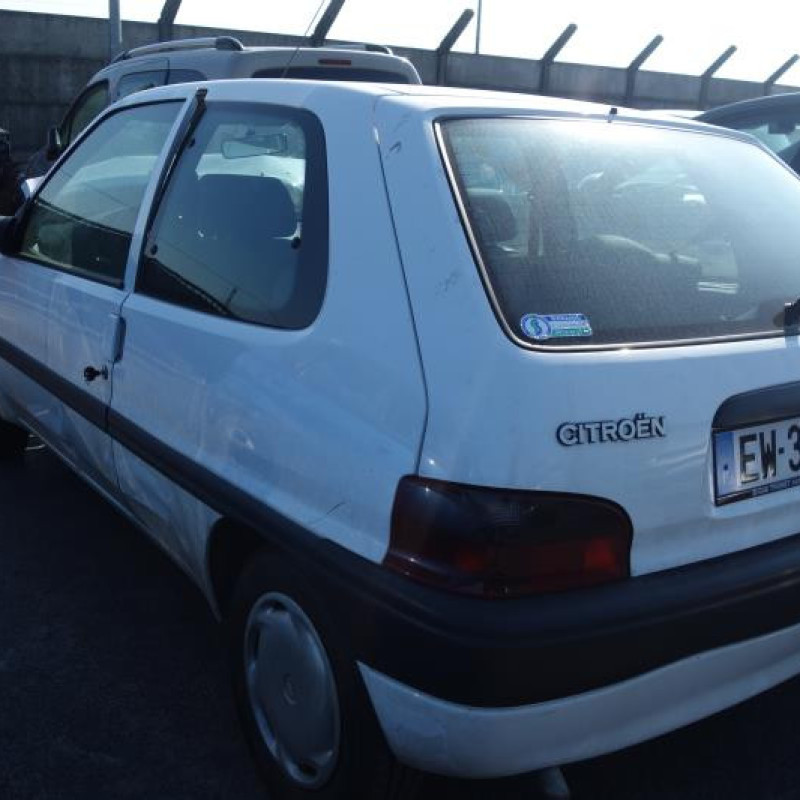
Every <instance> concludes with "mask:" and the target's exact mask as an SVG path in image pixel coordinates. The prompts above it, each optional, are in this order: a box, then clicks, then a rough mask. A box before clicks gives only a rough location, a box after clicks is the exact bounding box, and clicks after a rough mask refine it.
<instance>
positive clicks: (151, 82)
mask: <svg viewBox="0 0 800 800" xmlns="http://www.w3.org/2000/svg"><path fill="white" fill-rule="evenodd" d="M166 80H167V70H166V69H152V70H148V71H146V72H131V73H129V74H128V75H123V76H122V77H121V78H120V79H119V83H118V84H117V99H120V98H122V97H127V96H128V95H129V94H133V93H134V92H143V91H144V90H145V89H152V88H154V87H156V86H163V85H164V83H165V82H166Z"/></svg>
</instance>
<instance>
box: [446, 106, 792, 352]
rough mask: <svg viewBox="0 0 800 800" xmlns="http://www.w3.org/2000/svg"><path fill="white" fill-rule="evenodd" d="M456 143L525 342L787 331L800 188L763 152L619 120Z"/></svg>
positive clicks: (493, 272) (496, 289)
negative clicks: (787, 309)
mask: <svg viewBox="0 0 800 800" xmlns="http://www.w3.org/2000/svg"><path fill="white" fill-rule="evenodd" d="M440 131H441V137H442V141H443V144H444V149H445V153H446V156H447V162H448V165H449V171H450V173H451V175H452V178H453V181H454V190H455V192H456V195H457V197H458V198H459V199H460V204H461V206H462V208H463V211H464V217H465V224H466V228H467V230H468V232H469V234H470V237H471V240H472V243H473V246H474V248H475V251H476V253H477V255H478V256H479V261H480V266H481V268H482V271H483V273H484V278H485V282H486V284H487V288H488V290H489V293H490V296H491V299H492V301H493V303H494V305H495V308H496V310H497V312H498V315H499V316H500V318H501V319H502V320H503V321H504V323H505V325H506V326H507V330H508V331H509V332H510V333H511V334H512V335H513V337H514V338H515V339H516V340H517V341H519V342H522V343H525V344H528V345H542V346H557V347H587V346H596V345H601V346H609V345H612V346H613V345H628V344H649V343H664V342H673V341H677V342H680V341H687V340H702V339H710V338H719V337H725V338H727V337H748V336H761V335H777V334H779V333H783V332H784V327H783V323H784V317H783V308H784V305H785V304H786V303H787V302H793V301H794V300H796V299H797V298H798V297H800V225H798V219H800V182H798V179H797V177H796V176H795V175H794V174H793V173H792V172H791V171H790V170H789V169H787V168H786V167H785V166H783V165H781V164H780V162H778V161H777V160H776V159H774V158H773V157H771V156H770V155H768V154H767V153H765V152H764V151H762V150H761V149H760V148H758V147H756V146H754V145H751V144H748V143H745V142H742V141H739V140H736V139H734V138H731V137H727V136H723V135H711V134H706V133H700V132H693V131H687V130H679V129H671V128H666V127H656V126H645V125H637V124H631V123H623V122H619V121H614V122H612V123H610V124H609V123H606V122H596V121H588V120H534V119H529V118H528V119H523V118H502V119H501V118H481V119H457V120H448V121H445V122H442V123H441V125H440ZM795 332H796V331H795Z"/></svg>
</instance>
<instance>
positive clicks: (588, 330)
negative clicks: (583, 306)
mask: <svg viewBox="0 0 800 800" xmlns="http://www.w3.org/2000/svg"><path fill="white" fill-rule="evenodd" d="M519 324H520V327H521V328H522V332H523V333H524V334H525V335H526V336H527V337H528V338H530V339H535V340H536V341H537V342H542V341H545V340H546V339H566V338H570V337H579V336H591V335H592V326H591V325H590V324H589V318H588V317H587V316H586V314H526V315H525V316H524V317H523V318H522V319H521V320H520V322H519Z"/></svg>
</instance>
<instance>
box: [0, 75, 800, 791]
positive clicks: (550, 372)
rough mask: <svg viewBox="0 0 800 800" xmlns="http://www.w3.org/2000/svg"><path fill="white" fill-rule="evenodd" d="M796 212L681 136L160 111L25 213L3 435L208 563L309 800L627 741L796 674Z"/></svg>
mask: <svg viewBox="0 0 800 800" xmlns="http://www.w3.org/2000/svg"><path fill="white" fill-rule="evenodd" d="M798 215H800V181H797V180H796V179H795V178H794V176H793V175H792V174H791V173H790V171H789V170H787V169H785V168H784V167H783V166H782V165H781V164H780V163H778V161H777V160H776V159H775V158H773V157H772V156H771V155H770V154H769V153H768V152H767V151H766V150H765V149H764V148H763V147H762V146H760V145H758V144H757V143H755V142H753V140H752V137H750V136H746V135H743V134H738V133H736V132H731V131H715V130H714V129H713V128H710V127H709V126H707V125H696V124H695V123H693V122H690V121H686V120H676V119H674V118H672V119H670V118H663V119H657V118H655V117H654V116H652V115H644V114H638V113H637V112H631V111H626V110H620V111H619V112H618V113H616V114H609V113H608V108H607V107H606V106H597V105H592V104H588V103H587V104H584V103H577V102H569V101H562V100H557V99H553V98H547V97H534V96H523V95H510V94H508V95H507V94H502V93H489V92H471V91H468V90H456V89H449V88H448V89H438V88H430V87H422V86H391V87H389V86H384V85H378V84H361V85H358V84H355V83H347V84H345V83H324V82H309V81H260V80H239V81H221V82H209V83H202V84H184V85H178V86H164V87H160V88H157V89H153V90H150V91H143V92H141V93H137V94H135V95H129V96H127V97H126V98H124V99H123V100H121V101H119V102H118V103H116V104H115V105H114V106H113V107H111V108H110V109H106V110H105V111H103V112H101V114H100V116H99V118H97V119H95V120H94V121H93V122H91V123H90V124H89V126H88V128H87V129H86V130H84V132H83V133H82V134H81V135H80V136H78V137H77V139H76V140H74V141H72V142H71V144H70V146H69V148H68V150H67V151H66V152H65V153H64V154H63V155H62V156H61V158H60V160H59V161H58V163H57V164H56V165H55V166H54V167H53V169H52V170H50V171H49V173H48V174H47V175H46V177H45V179H44V181H43V182H42V183H41V185H39V187H38V188H37V189H36V190H35V191H34V194H33V195H32V197H31V198H30V199H29V200H27V201H26V203H25V205H24V206H23V208H22V209H21V210H20V211H19V212H18V214H17V215H16V216H15V217H14V218H13V219H9V218H5V219H3V220H1V221H0V251H1V254H0V416H2V420H3V422H2V426H0V454H2V455H3V456H5V457H8V458H18V457H20V456H21V455H22V454H23V452H24V448H25V444H26V440H27V436H28V432H29V431H33V432H35V433H36V434H38V436H39V437H40V438H41V439H42V440H43V441H44V442H45V443H47V444H48V445H49V446H50V447H51V448H53V449H54V450H55V451H56V452H57V453H59V454H60V455H61V456H62V457H63V459H64V460H65V461H66V462H67V463H68V464H69V465H70V466H71V467H72V468H73V469H74V470H75V471H76V472H77V473H78V474H80V475H81V476H82V477H83V478H85V479H86V480H87V481H88V482H89V483H90V484H91V485H92V486H94V487H95V488H96V489H97V490H98V491H99V492H100V493H101V494H103V495H104V496H105V497H107V498H108V499H109V500H110V501H111V502H113V503H114V504H115V505H116V507H117V508H119V509H120V511H121V512H122V513H123V514H125V515H126V516H127V517H129V518H130V519H132V520H133V521H134V522H135V523H136V524H137V525H138V526H139V527H141V528H142V529H143V530H144V531H146V532H147V533H148V534H149V535H150V536H151V537H153V538H154V539H155V540H156V541H157V542H159V543H160V544H161V545H162V546H163V548H164V549H165V550H166V551H167V552H168V553H170V554H171V556H172V557H173V558H174V559H175V560H176V562H177V563H178V564H180V565H181V566H182V567H183V568H184V569H185V570H186V572H187V573H188V574H189V575H190V576H192V578H193V579H194V580H195V581H196V582H197V584H198V585H199V587H200V588H201V590H202V591H203V592H204V593H205V595H206V597H207V598H208V600H209V602H210V605H211V607H212V608H213V609H214V610H215V612H216V613H217V614H218V615H219V616H220V617H221V618H222V619H223V620H224V622H225V625H226V631H227V642H228V647H229V650H230V659H231V664H232V675H233V685H234V693H235V697H236V700H237V703H238V707H239V711H240V714H241V718H242V721H243V725H244V729H245V731H246V734H247V737H248V741H249V743H250V746H251V748H252V751H253V753H254V755H255V758H256V761H257V762H258V764H259V766H260V767H261V769H262V771H263V774H264V775H265V777H266V779H267V781H268V783H269V785H270V797H273V798H276V800H278V799H280V800H283V799H284V798H292V799H293V800H297V799H298V798H304V797H305V798H308V799H309V800H312V799H313V798H316V800H323V799H327V800H333V799H334V798H335V799H336V800H350V799H351V798H385V797H408V796H409V795H408V794H406V793H404V792H403V791H401V790H399V789H397V783H398V782H400V781H410V777H409V776H410V775H411V772H410V771H409V770H410V769H411V768H414V769H418V770H428V771H431V772H435V773H440V774H444V775H455V776H461V777H470V778H491V777H496V776H504V775H513V774H519V773H524V772H527V771H530V770H535V769H539V768H543V767H548V766H551V765H557V764H562V763H567V762H572V761H577V760H581V759H586V758H590V757H593V756H596V755H599V754H602V753H607V752H609V751H613V750H616V749H618V748H622V747H626V746H628V745H631V744H634V743H636V742H640V741H643V740H646V739H649V738H652V737H655V736H658V735H660V734H662V733H664V732H666V731H669V730H672V729H674V728H677V727H679V726H681V725H685V724H687V723H690V722H693V721H694V720H697V719H700V718H702V717H705V716H707V715H709V714H713V713H715V712H717V711H719V710H721V709H723V708H727V707H729V706H731V705H733V704H735V703H738V702H740V701H742V700H744V699H745V698H747V697H750V696H752V695H754V694H756V693H758V692H761V691H764V690H766V689H768V688H770V687H772V686H774V685H776V684H777V683H779V682H780V681H782V680H785V679H787V678H789V677H791V676H793V675H796V674H797V673H798V672H800V602H798V598H800V530H799V529H800V524H799V523H798V518H800V383H798V366H799V362H798V358H800V356H798V348H797V346H796V345H797V340H798V333H799V332H800V327H799V326H798V322H799V321H800V313H798V310H799V309H800V304H799V303H798V300H797V298H798V291H800V290H799V289H798V281H797V265H798V263H799V262H800V228H798V226H797V224H796V220H797V218H798ZM110 533H111V534H112V535H113V532H110ZM146 579H147V576H142V580H146ZM176 757H179V755H177V756H176ZM398 764H400V765H403V766H402V768H401V767H400V766H398ZM390 786H394V792H395V793H392V790H391V789H390V788H389V787H390Z"/></svg>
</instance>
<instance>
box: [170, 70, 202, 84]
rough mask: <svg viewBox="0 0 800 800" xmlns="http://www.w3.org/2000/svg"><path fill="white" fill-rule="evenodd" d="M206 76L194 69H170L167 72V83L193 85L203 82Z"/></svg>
mask: <svg viewBox="0 0 800 800" xmlns="http://www.w3.org/2000/svg"><path fill="white" fill-rule="evenodd" d="M205 79H206V76H205V75H203V73H202V72H199V71H198V70H196V69H171V70H170V71H169V79H168V81H167V82H168V83H170V84H172V83H194V82H195V81H204V80H205Z"/></svg>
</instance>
